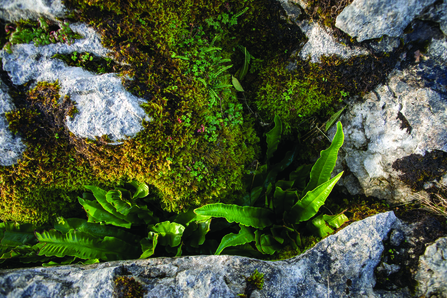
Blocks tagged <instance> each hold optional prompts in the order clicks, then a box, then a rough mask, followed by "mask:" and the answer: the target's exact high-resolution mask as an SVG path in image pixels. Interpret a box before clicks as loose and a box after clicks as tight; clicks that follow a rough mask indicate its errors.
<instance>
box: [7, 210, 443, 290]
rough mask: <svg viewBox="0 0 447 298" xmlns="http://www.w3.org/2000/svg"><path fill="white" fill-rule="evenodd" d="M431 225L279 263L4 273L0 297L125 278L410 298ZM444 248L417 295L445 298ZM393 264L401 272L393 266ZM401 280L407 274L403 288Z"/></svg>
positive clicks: (152, 283) (170, 262)
mask: <svg viewBox="0 0 447 298" xmlns="http://www.w3.org/2000/svg"><path fill="white" fill-rule="evenodd" d="M428 222H429V223H427V222H425V223H413V224H406V223H404V222H402V221H401V220H399V219H397V218H396V217H395V215H394V213H393V212H387V213H382V214H378V215H375V216H372V217H369V218H367V219H365V220H362V221H359V222H355V223H353V224H351V225H349V226H348V227H346V228H345V229H343V230H341V231H339V232H338V233H336V234H334V235H331V236H329V237H327V238H326V239H324V240H322V241H321V242H320V243H318V244H317V245H316V246H315V247H313V248H312V249H310V250H308V251H307V252H305V253H304V254H302V255H300V256H297V257H295V258H292V259H288V260H284V261H277V262H269V261H261V260H256V259H251V258H245V257H237V256H188V257H181V258H156V259H146V260H128V261H119V262H106V263H101V264H94V265H87V266H80V265H71V266H60V267H53V268H48V267H47V268H43V267H39V268H29V269H13V270H2V271H0V295H1V296H2V297H113V295H114V294H116V292H115V291H116V288H115V286H114V280H115V279H116V278H117V277H120V276H127V277H133V278H135V280H136V281H138V282H139V283H141V284H142V287H143V289H144V290H145V291H146V293H145V296H144V297H238V296H237V295H238V294H244V293H245V294H247V297H346V296H349V297H412V296H413V295H412V294H411V293H410V291H409V289H408V286H409V284H408V283H409V282H411V279H409V276H411V275H412V274H411V273H410V272H407V271H408V270H407V269H405V268H404V267H411V268H412V266H413V265H414V262H413V263H412V261H411V258H414V259H416V258H419V255H421V254H423V253H424V251H423V248H425V244H426V243H427V242H430V241H433V239H435V238H433V237H437V235H438V234H439V233H438V232H439V231H436V227H437V225H439V223H436V220H435V223H433V222H432V220H430V219H429V220H428ZM427 230H429V231H427ZM438 237H439V236H438ZM384 248H385V250H384ZM421 249H422V250H421ZM446 249H447V241H446V238H440V240H438V241H436V242H435V243H434V244H432V245H431V246H429V247H428V248H427V250H426V252H425V255H424V256H423V257H421V259H420V260H421V261H420V264H421V265H420V266H419V268H420V270H421V274H419V273H417V275H416V276H418V277H417V278H418V281H421V285H420V286H419V287H417V288H416V291H417V292H418V293H438V294H439V293H445V292H446V290H447V289H446V283H445V276H446V275H445V270H446V266H445V264H444V263H445V262H444V263H442V256H443V254H444V255H445V253H446ZM388 250H389V251H392V252H393V255H390V254H389V252H388ZM418 251H419V254H418ZM390 257H391V259H390ZM403 257H404V258H403ZM398 260H399V261H400V262H402V265H398V264H395V262H396V261H398ZM255 270H258V271H259V272H260V273H262V274H264V280H265V283H264V287H263V289H262V290H255V291H253V288H251V290H249V288H250V287H248V286H247V285H248V283H247V281H246V278H247V277H249V276H250V275H251V274H252V273H253V272H254V271H255ZM405 270H407V271H405ZM402 272H403V273H402ZM376 273H377V274H379V275H380V276H382V275H384V274H385V275H386V276H389V277H390V278H387V279H386V280H389V279H393V276H394V279H398V280H395V283H397V284H398V285H399V286H396V285H395V284H392V285H394V287H390V286H389V285H388V287H390V290H387V289H386V285H385V288H384V285H383V284H381V283H380V284H379V287H377V286H378V284H377V282H376V275H375V274H376ZM399 274H404V275H403V276H405V280H404V281H402V280H401V279H400V278H399ZM427 275H429V276H428V277H427ZM396 276H397V277H396ZM379 281H380V282H381V280H379ZM252 291H253V292H252ZM442 291H443V292H442ZM440 297H445V296H440Z"/></svg>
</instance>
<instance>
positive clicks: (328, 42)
mask: <svg viewBox="0 0 447 298" xmlns="http://www.w3.org/2000/svg"><path fill="white" fill-rule="evenodd" d="M297 24H298V26H300V28H301V30H303V32H304V33H305V34H306V36H307V38H308V41H307V43H306V44H305V45H304V47H303V48H302V49H301V52H300V53H299V56H300V58H301V59H302V60H306V59H308V58H309V57H310V61H311V62H312V63H317V62H320V57H321V56H323V55H326V56H330V55H336V56H338V57H339V58H341V59H349V58H351V57H354V56H360V55H368V51H366V50H364V49H361V48H359V47H354V48H352V49H351V48H349V47H347V46H344V45H342V44H341V43H338V42H337V41H336V40H335V38H334V37H333V36H332V35H331V34H329V33H328V32H327V31H328V30H330V29H328V28H322V27H321V25H319V24H318V23H309V22H307V21H302V22H298V23H297Z"/></svg>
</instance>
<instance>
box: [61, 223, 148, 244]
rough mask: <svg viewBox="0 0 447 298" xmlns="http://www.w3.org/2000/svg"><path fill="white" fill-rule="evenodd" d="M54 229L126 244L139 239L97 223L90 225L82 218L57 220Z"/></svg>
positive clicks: (120, 230)
mask: <svg viewBox="0 0 447 298" xmlns="http://www.w3.org/2000/svg"><path fill="white" fill-rule="evenodd" d="M54 228H55V229H56V230H58V231H59V232H61V233H62V234H65V233H68V232H69V231H70V230H76V231H78V232H83V233H88V234H90V235H92V236H95V237H97V238H104V237H106V236H112V237H116V238H118V239H121V240H123V241H125V242H127V243H139V242H140V239H141V237H139V236H136V235H134V234H132V233H129V232H127V231H126V230H123V229H120V228H116V227H112V226H108V225H100V224H98V223H90V222H87V221H86V220H85V219H82V218H67V219H65V218H62V217H59V218H58V223H56V224H55V225H54Z"/></svg>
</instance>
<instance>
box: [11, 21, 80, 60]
mask: <svg viewBox="0 0 447 298" xmlns="http://www.w3.org/2000/svg"><path fill="white" fill-rule="evenodd" d="M50 25H51V26H52V27H54V26H55V25H53V24H52V23H51V22H50V21H48V20H45V18H43V17H40V18H39V19H38V24H36V23H35V22H30V21H24V22H18V23H17V24H7V25H6V27H5V30H6V33H7V34H9V41H8V42H7V43H6V44H5V46H4V49H5V50H6V51H7V52H8V53H9V54H12V50H11V45H13V44H19V43H30V42H31V41H33V42H34V45H35V46H36V47H37V46H39V45H48V44H50V43H56V42H65V43H67V44H72V43H73V42H74V40H75V39H79V38H82V36H80V35H79V34H76V33H74V32H73V31H72V30H71V29H70V26H69V23H68V22H66V21H64V22H61V23H60V24H59V28H58V29H54V28H53V29H50Z"/></svg>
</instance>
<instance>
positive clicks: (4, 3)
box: [0, 0, 66, 22]
mask: <svg viewBox="0 0 447 298" xmlns="http://www.w3.org/2000/svg"><path fill="white" fill-rule="evenodd" d="M65 14H66V8H65V6H64V5H63V4H62V0H0V19H4V20H7V21H9V22H16V21H18V20H20V19H24V20H34V21H37V19H38V18H39V17H42V16H43V17H46V18H48V19H51V20H54V21H55V20H56V18H63V17H64V16H65Z"/></svg>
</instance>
